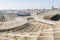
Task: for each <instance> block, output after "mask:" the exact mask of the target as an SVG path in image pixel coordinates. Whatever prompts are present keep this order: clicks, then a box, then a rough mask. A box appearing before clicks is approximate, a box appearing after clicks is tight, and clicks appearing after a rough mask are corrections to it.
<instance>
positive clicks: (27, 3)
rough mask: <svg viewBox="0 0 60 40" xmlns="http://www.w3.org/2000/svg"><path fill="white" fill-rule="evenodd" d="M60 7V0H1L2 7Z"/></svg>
mask: <svg viewBox="0 0 60 40" xmlns="http://www.w3.org/2000/svg"><path fill="white" fill-rule="evenodd" d="M52 5H53V6H54V7H60V0H0V9H35V8H38V9H43V8H51V6H52Z"/></svg>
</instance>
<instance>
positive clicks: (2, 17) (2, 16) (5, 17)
mask: <svg viewBox="0 0 60 40" xmlns="http://www.w3.org/2000/svg"><path fill="white" fill-rule="evenodd" d="M15 17H16V14H15V13H3V12H0V22H4V21H10V20H14V19H15Z"/></svg>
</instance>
